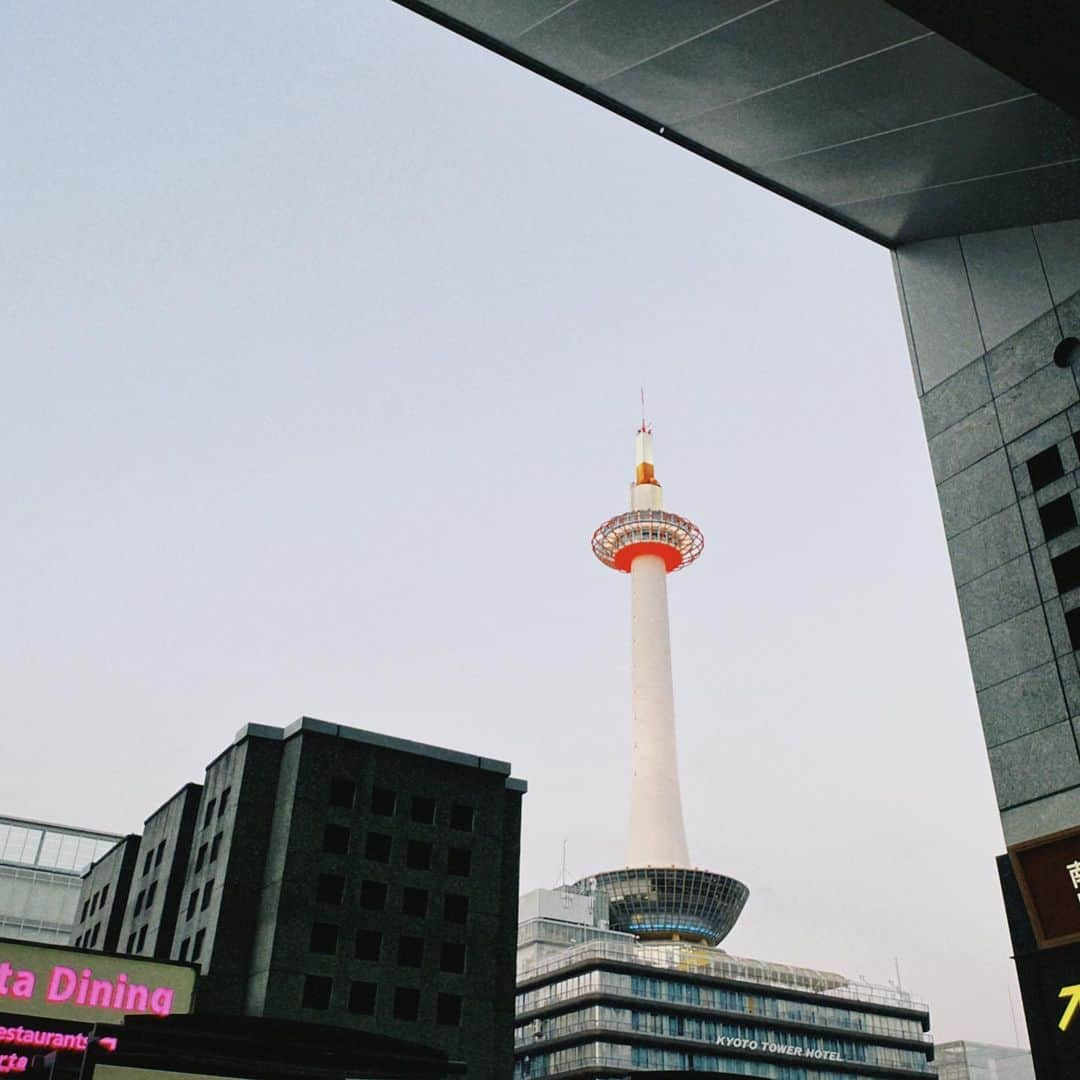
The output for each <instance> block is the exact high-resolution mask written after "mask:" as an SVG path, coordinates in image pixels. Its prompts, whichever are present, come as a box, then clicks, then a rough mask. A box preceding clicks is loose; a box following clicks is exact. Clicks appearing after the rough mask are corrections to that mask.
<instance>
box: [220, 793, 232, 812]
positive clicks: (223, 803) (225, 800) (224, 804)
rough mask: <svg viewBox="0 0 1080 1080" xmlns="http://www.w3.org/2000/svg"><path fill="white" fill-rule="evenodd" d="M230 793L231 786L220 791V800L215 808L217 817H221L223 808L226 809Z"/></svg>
mask: <svg viewBox="0 0 1080 1080" xmlns="http://www.w3.org/2000/svg"><path fill="white" fill-rule="evenodd" d="M231 794H232V788H231V787H227V788H226V789H225V790H224V791H223V792H222V793H221V802H220V803H218V808H217V816H218V817H221V816H222V815H223V814H224V813H225V810H226V809H227V807H228V805H229V796H230V795H231Z"/></svg>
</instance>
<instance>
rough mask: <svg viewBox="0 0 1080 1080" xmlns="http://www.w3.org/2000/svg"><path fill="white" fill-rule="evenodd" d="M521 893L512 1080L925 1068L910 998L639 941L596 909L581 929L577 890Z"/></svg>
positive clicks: (840, 1076) (923, 1020)
mask: <svg viewBox="0 0 1080 1080" xmlns="http://www.w3.org/2000/svg"><path fill="white" fill-rule="evenodd" d="M532 895H533V894H530V897H531V896H532ZM548 895H549V896H557V895H558V894H557V893H551V894H548ZM530 897H525V898H523V900H522V909H523V915H524V916H525V918H526V921H524V922H523V923H522V924H521V926H520V927H519V933H518V959H519V965H518V989H517V1000H516V1030H515V1069H514V1076H515V1080H536V1078H540V1077H560V1078H561V1077H567V1078H570V1077H573V1078H581V1080H587V1078H593V1077H596V1078H599V1077H608V1076H610V1077H616V1076H627V1075H631V1074H635V1073H638V1072H645V1071H656V1072H684V1071H685V1072H703V1073H712V1074H715V1075H719V1076H732V1077H739V1076H753V1077H763V1078H767V1080H874V1078H877V1080H919V1078H923V1077H928V1076H934V1075H935V1073H934V1071H933V1066H932V1065H931V1060H932V1058H933V1043H932V1041H931V1038H930V1036H929V1034H928V1029H929V1026H930V1017H929V1012H928V1010H927V1008H926V1006H924V1005H921V1004H919V1003H917V1002H915V1001H913V1000H912V999H911V997H910V995H907V994H903V993H899V992H897V991H896V990H894V989H892V988H890V987H884V988H883V987H874V986H869V985H867V984H865V983H861V982H852V981H850V980H848V979H846V978H844V977H843V976H841V975H837V974H835V973H832V972H824V971H815V970H811V969H807V968H796V967H790V966H787V965H783V964H770V963H764V962H762V961H757V960H748V959H743V958H739V957H734V956H729V955H728V954H726V953H724V952H723V951H721V950H719V949H715V948H709V947H706V946H703V945H697V944H692V943H689V942H684V941H666V942H648V941H639V940H637V939H636V938H634V937H633V936H632V935H630V934H625V933H619V932H616V931H612V930H611V929H610V928H609V927H607V926H605V925H602V924H603V923H604V921H605V919H604V905H603V904H598V905H595V906H594V907H593V908H592V909H591V911H590V912H589V915H591V920H590V921H591V925H589V924H588V923H587V922H586V919H585V918H582V921H581V922H574V921H572V920H573V919H574V918H575V916H578V917H581V913H580V903H579V901H578V900H577V899H576V898H575V900H574V903H572V904H570V905H564V906H563V910H562V911H559V910H558V908H557V906H556V905H555V904H554V903H548V904H546V907H547V912H544V911H543V908H544V906H545V905H543V904H541V905H539V910H538V908H537V906H535V905H532V904H530V903H529V900H530ZM530 910H531V911H532V913H534V914H539V915H540V916H541V917H536V918H529V917H528V916H529V914H530ZM549 913H554V914H562V915H564V918H562V919H560V918H551V917H543V915H544V914H549Z"/></svg>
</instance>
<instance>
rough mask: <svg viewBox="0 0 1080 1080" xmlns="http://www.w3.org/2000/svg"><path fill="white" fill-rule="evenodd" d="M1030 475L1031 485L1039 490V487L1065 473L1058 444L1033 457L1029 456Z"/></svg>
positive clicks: (1050, 482)
mask: <svg viewBox="0 0 1080 1080" xmlns="http://www.w3.org/2000/svg"><path fill="white" fill-rule="evenodd" d="M1027 467H1028V476H1030V477H1031V486H1032V487H1033V488H1034V489H1035V490H1036V491H1038V490H1039V488H1044V487H1046V485H1047V484H1052V483H1053V482H1054V481H1055V480H1057V479H1058V477H1061V476H1064V475H1065V468H1064V466H1063V465H1062V464H1061V455H1060V454H1059V453H1058V448H1057V447H1056V446H1051V447H1050V448H1049V449H1048V450H1043V451H1042V452H1041V453H1039V454H1036V455H1035V456H1034V457H1032V458H1028V463H1027Z"/></svg>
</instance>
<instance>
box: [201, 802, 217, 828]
mask: <svg viewBox="0 0 1080 1080" xmlns="http://www.w3.org/2000/svg"><path fill="white" fill-rule="evenodd" d="M216 806H217V799H211V800H210V801H209V802H208V803H207V804H206V813H205V814H204V815H203V828H204V829H205V828H206V826H207V825H209V824H210V822H211V821H213V820H214V807H216Z"/></svg>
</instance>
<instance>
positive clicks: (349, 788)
mask: <svg viewBox="0 0 1080 1080" xmlns="http://www.w3.org/2000/svg"><path fill="white" fill-rule="evenodd" d="M330 805H331V806H339V807H341V809H342V810H351V809H352V808H353V807H354V806H355V805H356V785H355V784H354V783H353V782H352V781H351V780H350V779H349V778H348V777H347V776H335V777H334V778H333V779H332V780H331V781H330Z"/></svg>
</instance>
